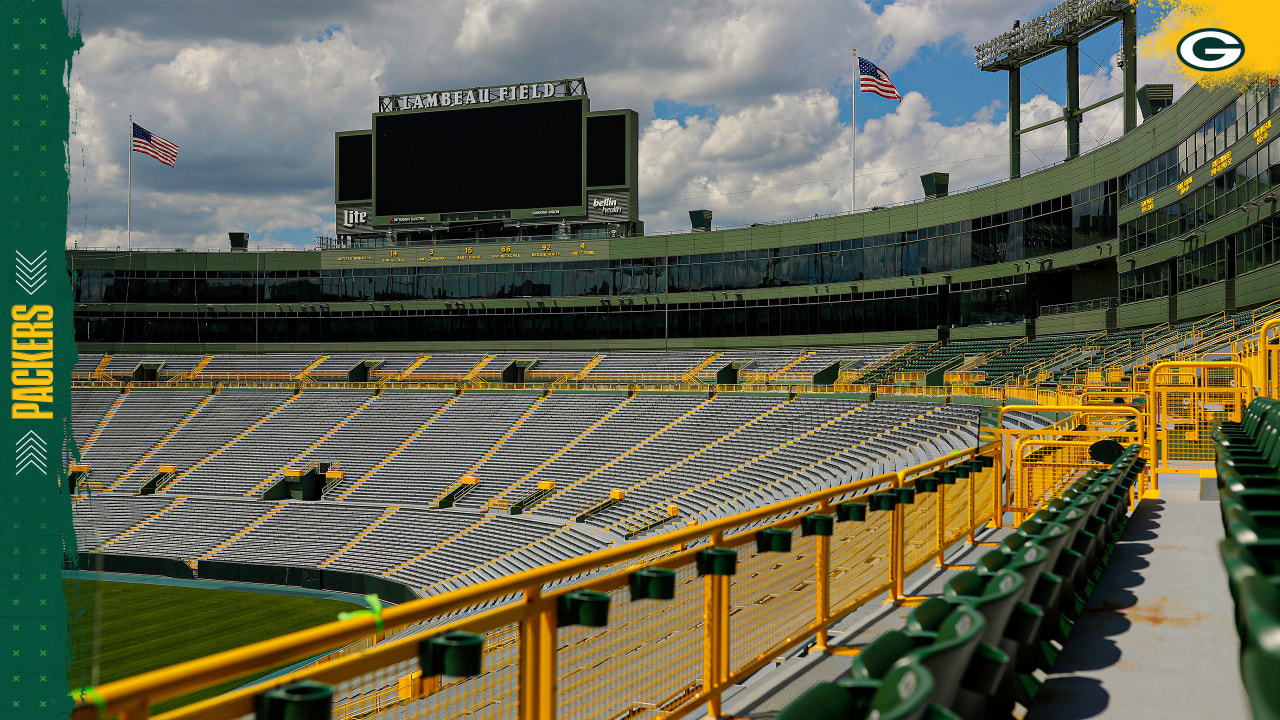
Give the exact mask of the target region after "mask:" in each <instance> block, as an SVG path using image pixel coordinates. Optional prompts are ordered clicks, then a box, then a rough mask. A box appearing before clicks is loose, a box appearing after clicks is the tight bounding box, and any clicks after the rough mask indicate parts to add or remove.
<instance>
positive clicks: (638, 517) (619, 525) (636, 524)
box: [607, 405, 865, 537]
mask: <svg viewBox="0 0 1280 720" xmlns="http://www.w3.org/2000/svg"><path fill="white" fill-rule="evenodd" d="M781 408H782V406H781V405H779V406H775V407H773V408H770V409H769V411H768V412H766V413H765V414H764V415H761V416H759V417H757V418H755V419H753V420H751V421H749V422H748V423H744V424H743V425H741V426H739V427H737V428H735V429H734V430H733V431H731V432H730V433H729V434H728V435H725V436H724V437H722V438H719V439H717V440H716V442H715V443H713V444H712V445H708V446H707V447H705V448H703V449H702V450H700V451H698V452H696V453H694V454H693V455H690V456H689V457H687V458H685V459H684V460H681V461H679V462H677V463H676V464H675V465H673V466H671V467H670V468H667V469H666V470H664V471H663V472H661V473H659V474H658V475H655V476H652V477H649V478H645V479H644V480H642V481H640V482H639V483H637V484H636V485H635V486H633V487H632V488H631V489H637V488H638V487H639V486H641V485H644V484H647V483H649V482H652V481H656V480H657V479H658V477H659V476H660V475H663V474H666V473H667V472H668V471H675V470H678V469H679V468H680V466H682V465H684V464H685V463H686V462H688V461H691V460H693V459H694V458H695V457H696V456H697V455H699V454H700V453H702V452H710V451H711V450H712V449H714V446H715V445H716V444H719V443H720V442H722V441H725V440H728V439H729V438H730V437H731V436H732V435H735V434H737V433H738V432H741V431H743V430H745V429H747V427H749V426H750V425H753V424H755V423H756V422H758V421H761V420H763V419H764V418H765V417H766V416H767V415H771V414H773V413H774V412H776V411H777V410H779V409H781ZM864 408H865V406H863V405H859V406H857V407H854V408H851V409H850V410H847V411H845V412H843V413H840V414H839V415H837V416H835V417H833V418H830V419H828V420H825V421H823V422H822V423H820V424H818V425H816V426H814V427H812V428H810V429H808V430H806V431H805V432H804V433H802V434H801V435H799V436H798V437H793V438H790V439H788V440H786V441H785V442H782V443H780V444H778V445H775V446H774V447H772V448H769V449H768V450H766V451H764V452H762V453H760V454H758V455H755V456H754V457H750V458H747V459H746V460H744V461H742V462H740V463H738V464H737V465H735V466H734V467H733V468H731V469H729V470H728V471H726V472H723V473H720V474H719V475H716V476H714V477H712V478H709V479H707V480H703V481H702V482H700V483H698V484H697V485H695V486H693V487H691V488H688V489H685V490H681V491H679V492H677V493H676V494H674V495H672V496H671V498H670V500H668V501H667V502H666V503H665V504H654V505H650V506H649V507H648V508H645V509H643V510H640V511H638V512H634V513H632V514H631V515H629V516H627V517H625V518H623V519H621V520H618V521H616V522H613V523H610V524H609V525H608V526H607V527H608V528H609V529H610V530H613V531H614V532H617V533H619V534H621V535H623V536H626V537H631V535H632V533H634V532H635V531H637V530H638V529H640V528H641V527H645V526H648V525H650V524H651V523H653V522H654V521H656V520H659V519H661V516H662V512H663V511H664V510H665V509H666V506H667V505H670V504H674V505H676V506H677V507H678V506H679V505H680V501H681V499H683V498H685V497H688V496H692V495H696V494H698V492H699V491H701V490H704V489H706V488H708V487H710V486H711V485H713V484H714V483H717V482H719V481H722V480H724V479H726V478H728V477H729V476H730V475H732V474H734V473H736V472H738V471H740V470H743V469H746V468H747V467H749V466H751V465H752V464H754V463H757V462H759V461H761V460H763V459H765V458H767V457H769V456H770V455H773V454H775V453H777V452H779V451H781V450H787V449H789V448H790V447H791V446H792V445H794V444H795V443H796V442H797V441H799V440H802V439H804V438H807V437H809V436H810V435H813V434H815V433H818V432H821V431H822V430H824V429H826V428H828V427H830V426H832V425H834V424H836V423H837V422H838V421H839V420H841V419H842V418H845V417H849V416H851V415H853V414H854V413H857V412H858V411H860V410H862V409H864ZM628 492H630V490H629V491H628ZM770 500H772V499H770ZM655 514H656V515H657V517H655Z"/></svg>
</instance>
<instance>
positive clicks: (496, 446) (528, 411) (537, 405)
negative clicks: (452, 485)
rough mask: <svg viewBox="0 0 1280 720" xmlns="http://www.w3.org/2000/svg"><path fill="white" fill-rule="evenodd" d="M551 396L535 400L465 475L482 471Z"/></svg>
mask: <svg viewBox="0 0 1280 720" xmlns="http://www.w3.org/2000/svg"><path fill="white" fill-rule="evenodd" d="M549 397H551V396H550V395H543V396H542V397H540V398H538V399H537V400H534V401H533V404H532V405H530V406H529V407H528V408H527V409H526V410H525V411H524V412H522V413H520V417H518V418H516V420H515V422H513V423H511V425H510V426H509V427H508V428H507V429H506V431H504V432H503V433H502V434H501V435H499V436H498V439H497V440H495V441H493V444H492V445H490V446H489V449H488V450H485V451H484V453H483V454H482V455H480V457H479V458H478V459H477V460H476V461H475V462H474V463H472V464H471V467H470V468H468V469H467V471H466V472H465V473H463V475H475V474H477V473H478V472H479V471H480V468H481V466H483V465H484V464H485V462H487V461H488V460H489V458H491V457H493V456H494V455H497V454H498V451H499V450H501V449H502V446H503V445H505V444H506V443H507V441H508V440H510V439H511V436H512V435H514V434H515V433H516V431H517V430H519V429H520V427H521V426H522V425H524V424H525V423H526V422H528V420H529V418H530V417H531V416H532V415H533V414H534V413H536V412H538V408H540V407H542V404H543V403H545V402H546V401H547V398H549Z"/></svg>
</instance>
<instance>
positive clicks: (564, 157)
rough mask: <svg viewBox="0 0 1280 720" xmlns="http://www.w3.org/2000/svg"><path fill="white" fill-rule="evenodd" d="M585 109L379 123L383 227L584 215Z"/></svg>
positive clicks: (415, 114) (572, 104)
mask: <svg viewBox="0 0 1280 720" xmlns="http://www.w3.org/2000/svg"><path fill="white" fill-rule="evenodd" d="M587 109H588V108H587V100H586V98H585V97H556V98H547V99H544V100H537V101H532V102H522V103H511V104H502V105H475V106H471V105H462V106H455V107H446V108H432V109H422V110H402V111H397V112H388V113H379V114H376V115H374V116H373V161H374V162H373V167H374V170H373V190H374V207H373V214H374V216H376V220H377V222H378V223H379V224H381V223H388V224H406V223H422V222H440V221H443V222H449V221H451V220H455V219H462V218H458V217H454V216H457V215H466V214H485V215H489V216H490V217H493V218H499V217H501V218H538V219H551V218H557V217H564V216H579V215H583V214H584V213H585V208H586V192H585V188H586V185H587V182H586V173H587V165H586V149H585V147H586V144H585V142H584V140H585V137H586V113H587Z"/></svg>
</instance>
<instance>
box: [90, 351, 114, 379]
mask: <svg viewBox="0 0 1280 720" xmlns="http://www.w3.org/2000/svg"><path fill="white" fill-rule="evenodd" d="M110 364H111V353H105V354H104V355H103V356H102V359H101V360H99V361H98V366H97V367H95V368H94V369H93V372H91V373H90V374H89V377H91V378H93V379H94V380H102V379H105V377H106V376H105V375H104V373H105V372H106V371H107V366H108V365H110Z"/></svg>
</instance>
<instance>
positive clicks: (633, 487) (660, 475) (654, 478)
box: [614, 400, 795, 534]
mask: <svg viewBox="0 0 1280 720" xmlns="http://www.w3.org/2000/svg"><path fill="white" fill-rule="evenodd" d="M794 402H795V400H787V401H785V402H781V403H778V404H777V405H774V406H772V407H770V408H768V409H766V410H765V411H764V412H762V413H760V414H758V415H756V416H755V417H753V418H751V419H749V420H747V421H746V422H743V423H740V424H739V425H738V426H737V427H735V428H733V429H732V430H730V431H729V432H727V433H725V434H723V435H721V436H720V437H718V438H716V439H715V440H712V441H711V442H710V443H707V444H706V445H703V446H702V447H700V448H698V449H697V450H694V451H693V452H692V453H689V454H688V455H686V456H684V457H683V458H681V459H679V460H677V461H676V462H675V463H674V464H672V465H668V466H667V467H665V468H663V469H662V470H660V471H658V472H657V473H654V474H653V475H650V476H648V477H646V478H643V479H641V480H639V481H636V482H633V483H631V484H630V485H629V486H628V487H625V488H622V489H623V490H626V491H627V494H628V495H630V494H631V493H633V492H635V491H637V490H641V489H642V488H644V487H645V486H646V485H649V484H650V483H656V482H659V481H660V480H662V479H664V478H665V477H666V476H667V475H669V474H672V473H676V472H679V471H681V469H682V468H684V466H685V465H687V464H689V463H692V462H694V461H696V460H697V459H698V458H699V457H701V456H703V455H705V454H708V453H711V452H713V451H715V450H717V449H718V447H719V446H720V445H722V444H724V443H727V442H729V441H731V440H733V439H734V438H735V437H736V436H737V435H738V434H740V433H743V432H746V431H747V430H749V429H751V428H752V427H754V426H756V425H757V424H760V423H763V422H765V421H766V420H767V419H768V418H769V416H771V415H773V414H774V413H777V412H780V411H782V410H784V409H785V408H787V406H788V405H790V404H791V403H794ZM614 529H615V530H617V531H619V532H623V533H624V534H625V531H621V530H618V529H617V528H614Z"/></svg>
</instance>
